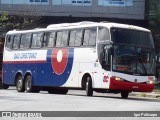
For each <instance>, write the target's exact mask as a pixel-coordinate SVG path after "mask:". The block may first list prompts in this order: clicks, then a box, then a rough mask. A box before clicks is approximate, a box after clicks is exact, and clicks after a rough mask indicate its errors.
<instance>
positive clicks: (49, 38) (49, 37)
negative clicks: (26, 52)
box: [43, 32, 56, 47]
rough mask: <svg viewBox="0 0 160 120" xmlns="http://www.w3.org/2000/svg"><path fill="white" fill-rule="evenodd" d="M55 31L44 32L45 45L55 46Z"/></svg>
mask: <svg viewBox="0 0 160 120" xmlns="http://www.w3.org/2000/svg"><path fill="white" fill-rule="evenodd" d="M55 36H56V34H55V32H46V33H45V34H44V42H43V47H53V46H54V41H55Z"/></svg>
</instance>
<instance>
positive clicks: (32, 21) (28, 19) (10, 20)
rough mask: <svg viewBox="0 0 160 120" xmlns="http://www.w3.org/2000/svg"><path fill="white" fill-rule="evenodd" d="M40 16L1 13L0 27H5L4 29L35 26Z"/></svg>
mask: <svg viewBox="0 0 160 120" xmlns="http://www.w3.org/2000/svg"><path fill="white" fill-rule="evenodd" d="M40 19H41V17H39V16H31V15H27V14H25V15H20V16H17V15H8V14H7V13H3V14H1V15H0V28H1V29H5V30H6V31H8V30H12V29H26V28H30V27H31V26H35V25H36V24H37V23H38V22H39V21H40Z"/></svg>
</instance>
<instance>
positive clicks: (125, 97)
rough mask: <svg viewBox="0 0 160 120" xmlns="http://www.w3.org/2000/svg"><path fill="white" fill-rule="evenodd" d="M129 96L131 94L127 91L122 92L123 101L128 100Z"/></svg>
mask: <svg viewBox="0 0 160 120" xmlns="http://www.w3.org/2000/svg"><path fill="white" fill-rule="evenodd" d="M128 95H129V92H127V91H122V92H121V97H122V98H123V99H127V98H128Z"/></svg>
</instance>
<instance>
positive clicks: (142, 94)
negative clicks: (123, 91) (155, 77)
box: [129, 92, 160, 98]
mask: <svg viewBox="0 0 160 120" xmlns="http://www.w3.org/2000/svg"><path fill="white" fill-rule="evenodd" d="M129 96H137V97H149V98H160V93H155V92H151V93H146V92H132V93H130V94H129Z"/></svg>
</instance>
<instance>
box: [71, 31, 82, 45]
mask: <svg viewBox="0 0 160 120" xmlns="http://www.w3.org/2000/svg"><path fill="white" fill-rule="evenodd" d="M82 33H83V30H72V31H71V32H70V40H69V46H80V45H81V41H82Z"/></svg>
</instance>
